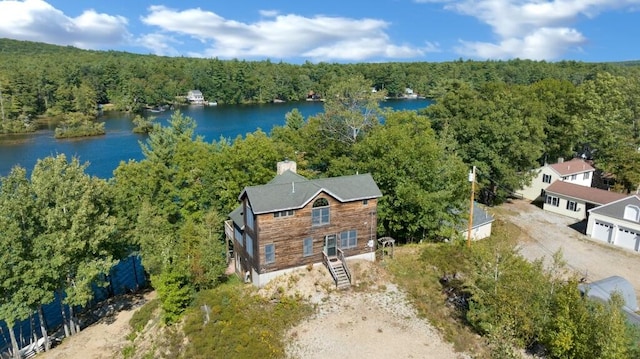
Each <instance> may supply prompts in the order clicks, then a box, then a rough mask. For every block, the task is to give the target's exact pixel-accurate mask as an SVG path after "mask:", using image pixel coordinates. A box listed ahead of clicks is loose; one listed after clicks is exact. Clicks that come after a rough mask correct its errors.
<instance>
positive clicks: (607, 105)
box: [0, 40, 640, 357]
mask: <svg viewBox="0 0 640 359" xmlns="http://www.w3.org/2000/svg"><path fill="white" fill-rule="evenodd" d="M0 58H1V59H2V61H0V91H1V92H2V96H1V97H0V99H1V100H2V108H3V113H2V115H3V119H2V126H3V129H4V130H5V131H9V130H7V129H8V128H10V127H11V126H14V127H15V123H18V126H17V127H23V126H24V127H28V126H30V125H31V122H32V121H33V120H34V119H36V118H37V117H38V116H40V115H50V116H54V115H61V116H65V122H63V123H64V124H65V125H64V126H66V127H65V129H67V130H68V131H74V128H75V127H74V126H75V125H76V124H78V123H79V124H80V125H83V124H84V125H86V124H87V123H91V121H90V119H88V116H89V117H90V116H95V111H96V109H97V105H98V104H105V103H111V104H113V105H114V107H115V108H117V109H120V110H127V111H138V110H140V109H141V108H143V107H144V106H147V105H159V104H164V103H167V102H172V101H175V100H176V98H178V97H179V96H184V95H185V94H186V92H187V91H188V90H190V89H200V90H201V91H202V92H203V93H204V95H205V96H206V97H207V98H208V99H215V100H216V101H218V102H219V103H231V104H234V103H245V102H266V101H271V100H273V99H275V98H279V99H284V100H288V101H296V100H302V99H304V98H306V96H307V94H308V92H309V91H314V92H316V93H320V94H322V96H323V97H324V98H325V99H326V102H325V105H324V106H325V107H324V112H323V113H321V114H319V115H317V116H313V117H310V118H303V117H302V116H301V114H300V113H299V112H298V111H295V110H294V111H292V112H290V113H288V114H287V116H286V125H285V126H282V127H276V128H274V129H273V131H272V132H271V133H270V134H266V133H264V132H261V131H257V132H255V133H252V134H248V135H247V136H244V137H238V138H236V139H234V140H220V141H214V142H212V143H208V142H205V141H204V140H203V139H202V138H199V137H197V136H196V135H195V126H196V124H195V122H194V121H193V120H192V119H190V118H188V117H184V116H183V115H182V114H181V113H180V112H176V113H174V115H173V116H172V118H171V120H170V122H169V125H168V126H166V127H163V126H161V125H159V124H153V123H146V122H145V121H144V120H143V119H141V118H138V119H137V120H136V121H138V122H137V123H138V124H139V126H140V129H139V130H140V131H142V132H149V137H148V139H147V141H146V142H144V143H143V144H142V152H143V154H144V159H143V160H141V161H130V162H126V163H125V162H123V163H121V164H120V166H119V167H118V168H117V169H116V170H115V172H114V176H113V178H111V179H108V180H103V179H98V178H92V177H90V176H88V175H87V174H85V172H84V170H85V165H83V164H81V163H79V162H78V161H77V160H76V159H68V158H66V157H64V156H62V155H60V156H55V157H48V158H45V159H41V160H40V161H39V162H38V163H37V164H36V166H35V167H34V169H33V171H31V175H30V176H27V171H26V170H25V169H24V168H20V167H16V168H14V169H13V170H12V171H11V173H10V174H9V175H8V176H6V177H4V178H1V179H0V228H2V236H0V278H2V279H3V280H2V281H1V282H0V319H2V320H5V321H6V322H7V323H8V324H10V325H11V324H12V323H15V322H17V321H19V320H23V319H26V318H28V317H29V316H30V315H31V313H33V312H39V311H40V310H41V307H42V305H45V304H47V303H49V302H50V301H51V300H52V299H53V295H61V294H62V293H65V294H66V298H65V302H66V303H67V304H70V305H72V307H71V308H74V306H80V307H81V306H84V305H86V304H87V303H89V302H90V300H91V298H92V286H93V285H96V284H98V285H100V284H101V283H103V282H102V281H101V279H104V277H103V274H104V273H107V270H108V268H109V267H110V266H111V265H112V264H113V263H114V262H115V261H117V260H119V259H121V258H124V257H125V256H126V255H129V254H130V253H139V254H140V255H141V257H142V260H143V264H144V266H145V269H146V270H147V272H148V273H149V275H150V279H151V285H152V286H153V287H154V288H155V289H156V290H157V292H158V294H159V298H160V302H161V303H160V307H161V308H162V310H163V313H164V314H163V315H164V320H165V322H166V323H174V322H176V321H178V320H180V318H181V317H182V315H183V312H184V311H185V309H186V308H187V307H188V306H189V305H190V303H192V301H193V299H194V297H195V296H196V293H201V292H203V291H206V290H209V289H211V288H216V287H218V286H219V285H220V283H221V282H224V281H225V277H224V275H223V273H224V268H225V266H226V263H225V260H226V253H225V251H226V249H225V246H224V242H223V237H222V236H223V221H224V219H225V218H226V216H227V214H228V213H229V212H230V211H231V210H233V209H234V208H235V206H236V205H237V196H238V194H239V193H240V192H241V191H242V189H243V188H244V187H245V186H249V185H257V184H264V183H266V182H267V181H269V180H271V179H272V177H273V176H274V173H275V168H276V163H277V162H278V161H280V160H282V159H284V158H289V159H293V160H295V161H296V162H297V163H298V169H299V172H300V173H301V174H303V175H305V176H307V177H309V178H313V177H324V176H338V175H347V174H353V173H356V172H360V173H365V172H369V173H371V174H372V176H373V178H374V179H375V181H376V183H377V184H378V186H379V187H380V189H381V191H382V193H383V197H382V198H381V199H380V201H379V208H378V210H379V212H378V218H379V221H378V229H377V230H378V234H379V235H385V236H386V235H389V236H393V237H394V238H397V239H398V240H399V243H405V242H417V241H422V240H426V241H432V242H442V241H443V240H445V239H447V240H451V239H455V238H456V236H455V234H454V233H455V232H457V231H456V230H455V225H456V224H457V223H458V222H459V221H460V220H461V218H464V217H466V214H465V213H464V212H465V208H466V205H467V202H466V201H467V200H468V194H469V184H468V182H467V177H466V176H467V171H468V169H469V168H470V167H471V166H477V168H478V185H479V187H478V188H479V190H478V193H479V197H480V199H481V200H482V201H483V202H485V203H487V204H496V203H500V202H501V201H502V200H503V199H505V198H506V197H507V196H508V195H509V194H510V192H511V191H512V190H513V189H516V188H518V187H520V186H521V185H523V184H525V183H526V182H527V181H528V179H529V178H528V170H530V169H532V168H535V167H536V166H538V165H539V164H540V163H542V162H544V161H547V160H548V161H549V162H553V161H555V159H556V158H557V157H571V156H573V155H576V154H581V153H582V151H583V150H585V149H588V153H589V154H590V156H592V157H593V159H594V161H595V163H596V166H598V167H599V168H602V169H604V170H606V171H609V172H611V173H612V174H613V175H614V176H615V178H616V180H617V183H618V184H617V188H616V189H617V190H620V191H631V190H635V189H636V188H637V186H638V185H639V184H640V153H639V152H638V147H639V146H640V141H639V131H640V130H639V129H638V120H640V76H639V75H640V72H639V67H637V66H636V64H586V63H577V62H559V63H546V62H534V61H524V60H512V61H506V62H493V61H486V62H474V61H458V62H450V63H385V64H327V63H320V64H311V63H305V64H302V65H292V64H284V63H278V64H274V63H271V62H270V61H262V62H246V61H238V60H232V61H221V60H217V59H191V58H165V57H157V56H150V55H133V54H127V53H119V52H94V51H84V50H78V49H74V48H69V47H57V46H51V45H44V44H34V43H26V42H18V41H12V40H0ZM372 87H375V88H376V89H379V90H380V91H378V92H375V93H374V92H372V91H371V88H372ZM405 87H410V88H413V89H414V90H415V91H416V92H418V93H420V94H424V95H426V96H428V97H431V98H433V99H434V100H435V104H433V105H431V106H429V107H428V108H426V109H425V110H424V111H422V112H421V113H416V112H412V111H391V110H388V109H384V108H381V107H380V106H381V104H383V102H380V100H381V99H382V98H383V97H384V96H385V95H391V96H394V95H397V94H401V93H402V92H403V91H404V88H405ZM95 130H97V131H99V130H100V128H98V129H95ZM64 135H65V134H64V133H61V136H64ZM452 242H453V243H456V242H457V241H455V240H454V241H452ZM484 250H485V251H488V252H477V253H475V254H473V253H472V254H471V255H470V256H471V259H469V260H476V261H479V262H478V263H480V262H482V263H487V261H488V259H487V258H490V257H491V256H492V255H493V254H495V253H497V251H498V250H497V249H484ZM474 258H475V259H474ZM509 258H511V257H509ZM514 261H515V260H514ZM496 265H497V264H496ZM500 265H503V263H500ZM517 267H518V268H522V270H523V271H526V272H527V274H530V276H529V277H526V278H533V277H534V275H533V274H531V273H534V272H538V268H537V267H533V268H532V267H528V266H525V265H524V264H521V263H520V262H517ZM513 273H514V274H513V275H512V277H511V278H512V280H513V281H517V280H518V278H525V277H523V276H522V275H521V274H522V273H520V272H517V271H516V269H514V272H513ZM536 278H537V277H536ZM474 279H476V278H474ZM489 279H490V278H489ZM489 279H487V278H484V277H480V276H478V277H477V281H476V282H475V284H474V283H473V282H472V283H471V284H467V285H477V287H474V288H467V289H466V290H469V291H471V292H473V295H474V298H476V300H477V302H472V304H471V305H472V306H471V313H472V314H471V315H472V316H473V317H470V323H471V324H472V325H473V326H474V328H475V329H476V330H477V332H478V333H480V334H487V335H496V334H498V333H496V332H495V331H491V330H490V328H491V326H492V325H494V324H495V323H497V322H498V324H501V325H502V324H505V323H504V322H500V320H499V319H500V318H497V317H496V316H498V312H499V311H498V310H497V309H496V308H497V306H499V305H500V302H501V300H502V299H503V298H500V297H491V296H488V294H487V293H488V292H487V289H486V288H491V284H492V282H487V281H488V280H489ZM536 280H538V279H536ZM487 283H489V284H487ZM494 284H495V283H494ZM503 284H504V283H502V282H501V285H503ZM483 285H484V286H483ZM504 285H505V286H508V285H509V284H504ZM544 288H546V289H548V287H546V284H545V286H544ZM544 288H543V289H544ZM532 289H533V288H532ZM564 295H566V296H567V297H566V298H559V297H554V298H552V297H550V296H546V297H545V298H544V300H546V301H547V302H548V301H549V300H551V299H553V300H558V301H559V302H558V305H557V306H555V307H554V306H551V307H549V311H551V312H554V313H556V312H558V311H560V310H562V309H563V308H564V306H566V305H567V302H568V301H571V300H573V297H572V296H574V295H575V292H574V291H572V288H568V289H567V292H566V293H564ZM509 299H510V300H511V299H513V298H509ZM513 300H515V299H513ZM547 302H545V303H547ZM514 306H515V304H514ZM585 310H589V309H588V308H587V309H585ZM520 314H521V313H518V315H520ZM579 319H581V320H582V319H584V318H579ZM505 320H512V321H513V322H510V323H507V324H509V326H508V329H509V330H516V329H518V328H519V327H520V326H526V325H529V324H530V323H529V322H528V321H526V320H525V318H521V317H517V318H506V319H505ZM560 324H562V323H555V322H554V325H560ZM589 324H590V322H588V321H587V320H584V321H583V322H580V323H579V325H581V326H588V325H589ZM615 324H616V325H617V324H619V322H616V323H615ZM576 325H577V324H576ZM514 328H516V329H514ZM65 329H66V331H67V333H68V334H69V335H72V334H73V333H74V332H75V331H76V330H78V326H77V319H76V313H68V316H67V317H65ZM524 329H527V328H524ZM536 330H537V329H536ZM576 330H577V329H576ZM502 334H503V335H512V336H513V338H515V340H514V342H515V343H516V344H518V345H524V344H529V341H530V340H531V338H532V337H536V335H541V334H540V333H539V332H536V331H534V330H530V328H529V331H527V332H525V333H524V334H523V333H520V332H518V333H506V334H505V333H502ZM538 339H540V338H538ZM542 339H543V340H545V338H542ZM546 339H548V340H550V341H551V339H553V338H551V339H550V338H546ZM623 339H624V340H626V338H623ZM563 340H566V341H569V342H570V341H571V340H570V339H563ZM12 341H13V342H14V345H16V344H15V338H12ZM563 343H564V342H563ZM569 344H571V343H569ZM569 344H567V345H569ZM563 345H564V344H563ZM576 352H577V353H581V352H580V351H576ZM620 352H621V353H626V351H624V350H621V351H620ZM558 353H564V352H562V351H561V350H559V351H558ZM563 355H564V354H558V355H557V356H556V357H571V356H563ZM574 357H577V356H574ZM618 357H621V356H618Z"/></svg>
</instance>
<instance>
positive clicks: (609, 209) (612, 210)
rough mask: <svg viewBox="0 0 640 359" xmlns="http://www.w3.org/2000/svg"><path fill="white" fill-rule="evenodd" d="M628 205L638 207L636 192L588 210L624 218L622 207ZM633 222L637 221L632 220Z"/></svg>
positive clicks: (639, 202) (638, 199)
mask: <svg viewBox="0 0 640 359" xmlns="http://www.w3.org/2000/svg"><path fill="white" fill-rule="evenodd" d="M628 205H633V206H637V207H640V198H639V197H638V195H636V194H633V195H630V196H629V195H626V197H624V198H622V199H619V200H617V201H613V202H610V203H607V204H605V205H603V206H600V207H596V208H593V209H590V210H589V212H591V213H597V214H601V215H604V216H607V217H613V218H617V219H624V209H625V208H626V207H627V206H628ZM634 223H637V222H634Z"/></svg>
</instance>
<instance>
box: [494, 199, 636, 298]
mask: <svg viewBox="0 0 640 359" xmlns="http://www.w3.org/2000/svg"><path fill="white" fill-rule="evenodd" d="M494 215H495V216H496V217H497V218H503V219H505V220H507V221H509V222H511V223H513V224H515V225H516V226H518V227H520V228H521V229H522V230H523V232H524V233H523V235H522V238H520V252H521V253H522V255H523V256H524V257H525V258H527V259H529V260H533V259H538V258H545V260H548V259H550V258H551V257H552V256H553V254H554V253H555V252H556V251H558V250H562V253H563V257H564V259H565V260H566V261H567V264H568V266H569V268H571V269H573V270H574V271H575V272H576V273H577V275H578V276H579V277H581V278H582V277H585V278H586V280H587V281H589V282H593V281H596V280H600V279H603V278H606V277H609V276H612V275H619V276H621V277H624V278H626V279H627V280H628V281H630V282H631V284H633V286H634V288H635V291H636V296H637V297H638V298H640V254H638V253H635V252H632V251H628V250H625V249H622V248H619V247H614V246H613V245H609V244H606V243H602V242H597V241H595V240H592V239H590V238H589V237H587V236H586V235H584V234H583V233H584V227H586V226H585V225H584V224H582V225H576V221H575V220H574V219H572V218H568V217H564V216H561V215H557V214H554V213H550V212H545V211H543V210H542V209H540V208H539V207H537V206H535V205H533V204H531V203H529V201H525V200H513V201H512V202H509V203H505V204H503V205H501V206H499V207H497V208H496V209H495V211H494ZM576 227H577V228H579V229H581V230H582V231H583V232H582V233H581V232H579V231H578V230H576V229H574V228H576Z"/></svg>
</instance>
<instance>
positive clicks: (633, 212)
mask: <svg viewBox="0 0 640 359" xmlns="http://www.w3.org/2000/svg"><path fill="white" fill-rule="evenodd" d="M624 219H626V220H629V221H634V222H640V208H638V206H634V205H631V204H629V205H627V206H626V207H625V208H624Z"/></svg>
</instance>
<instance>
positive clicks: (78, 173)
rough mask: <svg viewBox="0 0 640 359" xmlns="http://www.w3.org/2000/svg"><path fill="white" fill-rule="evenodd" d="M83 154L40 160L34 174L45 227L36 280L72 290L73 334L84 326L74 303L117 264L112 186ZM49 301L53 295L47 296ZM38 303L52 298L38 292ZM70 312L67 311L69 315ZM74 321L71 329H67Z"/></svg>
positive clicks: (37, 239)
mask: <svg viewBox="0 0 640 359" xmlns="http://www.w3.org/2000/svg"><path fill="white" fill-rule="evenodd" d="M85 168H86V165H81V164H80V162H79V161H78V159H77V158H73V159H72V160H71V161H67V158H66V156H65V155H58V156H56V157H47V158H45V159H42V160H39V161H38V162H37V163H36V165H35V167H34V169H33V172H32V174H31V185H32V188H33V195H34V197H35V198H36V206H37V208H38V211H37V216H38V218H39V231H38V232H37V233H36V235H35V236H34V243H33V245H34V257H35V258H34V263H37V264H38V266H39V268H41V269H40V271H39V272H37V273H38V274H36V273H35V272H34V273H32V274H33V280H34V283H32V284H37V283H39V284H40V285H41V286H43V287H44V289H45V291H46V292H45V293H41V295H42V296H48V295H50V294H48V293H49V291H52V290H53V289H57V290H59V291H66V294H67V296H66V298H65V303H66V304H68V305H69V311H70V313H69V314H70V315H69V323H65V329H68V330H69V333H70V334H74V333H75V332H76V331H77V330H79V326H78V323H77V318H76V317H75V314H74V313H73V307H74V306H84V305H86V304H87V303H88V302H89V301H90V300H91V299H92V298H93V287H92V286H93V285H94V284H100V283H101V282H100V281H99V278H100V277H101V275H103V274H107V273H108V272H109V270H110V269H111V267H112V265H113V264H114V260H113V256H112V253H113V250H114V248H113V240H114V237H115V228H116V226H115V224H116V221H115V218H114V217H113V216H112V214H111V212H110V208H109V205H108V203H109V202H110V199H109V197H108V189H107V184H106V183H105V182H104V181H103V180H100V179H98V178H95V177H93V178H92V177H90V176H89V175H87V174H86V173H85V172H84V171H85ZM46 299H48V298H46ZM31 302H32V303H34V304H35V303H38V302H39V303H40V304H45V303H48V301H44V300H42V298H38V296H36V297H35V298H33V299H32V301H31ZM63 314H64V313H63ZM67 324H69V328H67Z"/></svg>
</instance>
